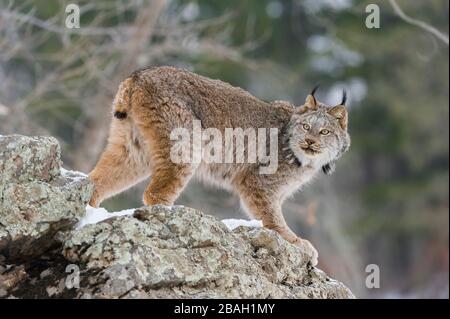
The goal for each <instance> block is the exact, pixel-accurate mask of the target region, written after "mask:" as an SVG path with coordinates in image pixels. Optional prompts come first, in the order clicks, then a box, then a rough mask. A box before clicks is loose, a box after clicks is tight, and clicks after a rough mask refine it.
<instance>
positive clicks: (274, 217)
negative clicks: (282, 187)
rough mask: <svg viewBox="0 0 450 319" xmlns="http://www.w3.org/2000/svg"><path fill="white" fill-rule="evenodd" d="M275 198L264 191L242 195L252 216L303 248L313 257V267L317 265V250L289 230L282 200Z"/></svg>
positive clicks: (244, 204)
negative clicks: (282, 208) (282, 207)
mask: <svg viewBox="0 0 450 319" xmlns="http://www.w3.org/2000/svg"><path fill="white" fill-rule="evenodd" d="M273 197H274V196H270V194H268V193H266V192H264V191H255V190H252V192H251V193H248V194H247V193H241V201H242V204H243V206H244V208H245V209H246V210H247V211H248V213H249V214H250V215H252V216H254V217H255V218H258V219H260V220H261V221H262V223H263V226H264V227H266V228H269V229H273V230H275V231H276V232H278V233H279V234H280V235H281V236H282V237H283V238H284V239H286V240H287V241H289V242H290V243H292V244H294V245H297V246H299V247H301V248H302V249H303V251H304V252H306V253H307V254H308V255H310V256H311V263H312V265H313V266H315V265H317V259H318V253H317V250H316V249H315V248H314V246H313V245H312V244H311V243H310V242H309V241H308V240H306V239H302V238H300V237H298V236H297V235H296V234H295V233H294V232H293V231H292V230H291V229H290V228H289V226H288V225H287V224H286V221H285V219H284V217H283V213H282V210H281V203H280V200H279V199H277V198H273Z"/></svg>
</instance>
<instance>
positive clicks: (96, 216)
mask: <svg viewBox="0 0 450 319" xmlns="http://www.w3.org/2000/svg"><path fill="white" fill-rule="evenodd" d="M134 210H135V208H132V209H126V210H121V211H119V212H111V213H110V212H108V211H107V210H106V209H104V208H102V207H99V208H95V207H92V206H90V205H87V206H86V215H84V217H83V218H82V219H81V220H80V221H79V222H78V224H77V226H76V228H77V229H80V228H83V227H84V226H86V225H89V224H97V223H99V222H101V221H104V220H106V219H109V218H112V217H116V216H129V215H132V214H133V213H134Z"/></svg>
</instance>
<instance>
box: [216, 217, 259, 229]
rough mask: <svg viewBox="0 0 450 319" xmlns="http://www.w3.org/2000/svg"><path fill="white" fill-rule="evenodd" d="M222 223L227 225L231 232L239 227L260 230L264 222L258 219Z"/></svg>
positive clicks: (229, 220) (224, 221)
mask: <svg viewBox="0 0 450 319" xmlns="http://www.w3.org/2000/svg"><path fill="white" fill-rule="evenodd" d="M222 223H224V224H225V226H227V227H228V229H229V230H233V229H235V228H238V227H239V226H245V227H252V228H259V227H262V226H263V225H262V222H261V221H260V220H257V219H251V220H247V219H222Z"/></svg>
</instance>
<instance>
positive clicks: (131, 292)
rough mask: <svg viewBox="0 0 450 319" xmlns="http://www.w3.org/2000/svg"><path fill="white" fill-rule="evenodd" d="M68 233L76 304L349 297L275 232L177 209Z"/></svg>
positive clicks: (147, 211) (151, 210) (152, 210)
mask: <svg viewBox="0 0 450 319" xmlns="http://www.w3.org/2000/svg"><path fill="white" fill-rule="evenodd" d="M135 215H136V216H138V218H139V219H137V218H133V217H117V218H112V219H110V220H107V221H104V222H101V223H99V224H93V225H87V226H86V227H84V228H82V229H81V230H76V231H72V232H70V233H67V234H66V237H65V239H64V246H63V254H64V256H65V258H66V259H67V260H68V261H69V262H71V263H74V264H76V265H79V267H80V269H82V272H81V274H80V276H81V277H84V278H83V279H82V285H81V287H80V289H79V290H78V292H77V297H78V298H85V297H88V298H91V297H100V298H134V297H140V298H153V297H155V296H156V295H157V294H158V293H159V295H160V296H161V295H162V296H164V297H169V298H353V295H352V293H351V292H350V290H348V289H347V288H346V287H345V286H344V285H343V284H341V283H339V282H337V281H335V280H332V279H330V278H328V277H327V276H326V275H325V274H324V273H323V272H321V271H320V270H318V269H316V268H314V267H312V266H311V265H310V259H309V257H308V256H307V255H306V254H305V253H303V252H302V251H301V250H300V249H299V248H298V247H297V246H294V245H291V244H290V243H288V242H287V241H285V240H284V239H283V238H281V237H280V236H279V235H278V234H277V233H276V232H274V231H271V230H268V229H264V228H248V227H239V228H238V229H236V230H234V231H233V232H231V231H229V230H228V229H227V227H226V226H225V225H224V224H223V223H221V222H220V221H219V220H217V219H216V218H214V217H211V216H208V215H205V214H203V213H201V212H199V211H196V210H194V209H191V208H187V207H183V206H174V207H165V206H153V207H146V208H141V209H139V210H137V211H136V213H135Z"/></svg>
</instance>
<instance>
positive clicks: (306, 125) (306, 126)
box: [303, 123, 311, 131]
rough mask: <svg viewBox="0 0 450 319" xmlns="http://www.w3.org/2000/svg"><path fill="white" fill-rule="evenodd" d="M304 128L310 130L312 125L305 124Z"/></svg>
mask: <svg viewBox="0 0 450 319" xmlns="http://www.w3.org/2000/svg"><path fill="white" fill-rule="evenodd" d="M303 129H304V130H305V131H309V130H310V129H311V126H310V125H309V124H308V123H305V124H303Z"/></svg>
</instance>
